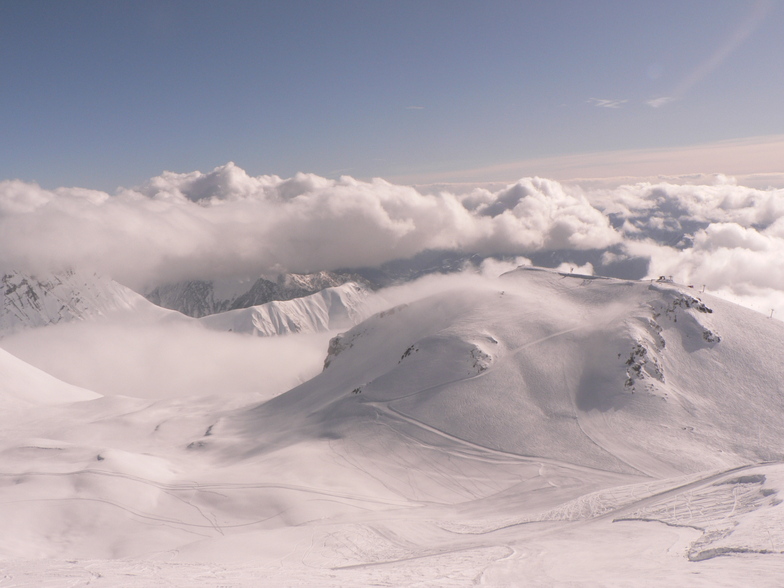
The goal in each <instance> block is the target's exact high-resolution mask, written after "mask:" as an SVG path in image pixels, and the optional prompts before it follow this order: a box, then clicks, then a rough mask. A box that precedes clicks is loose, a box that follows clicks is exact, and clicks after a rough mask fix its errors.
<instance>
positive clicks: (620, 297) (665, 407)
mask: <svg viewBox="0 0 784 588" xmlns="http://www.w3.org/2000/svg"><path fill="white" fill-rule="evenodd" d="M501 282H502V283H503V286H504V290H503V291H501V290H499V289H498V288H497V287H493V288H488V287H478V288H474V289H470V290H464V291H454V292H448V293H445V294H441V295H437V296H433V297H430V298H428V299H425V300H421V301H419V302H417V303H416V304H410V305H408V306H406V307H404V308H399V309H396V310H395V312H387V313H383V314H382V315H376V316H375V317H372V318H370V319H368V320H366V321H364V322H363V323H361V324H359V325H357V326H356V327H354V328H353V329H351V330H350V331H348V332H347V333H345V334H343V335H341V336H340V337H338V338H337V339H335V340H334V341H333V343H332V344H331V346H330V354H329V357H328V361H327V362H326V365H327V367H326V368H325V371H324V372H323V373H322V374H321V375H320V376H318V377H316V378H315V379H313V380H312V381H310V382H307V383H305V384H303V385H302V386H300V387H299V388H296V389H295V390H292V391H291V392H289V393H287V394H284V395H282V396H280V397H278V398H275V399H273V400H271V401H270V402H269V403H268V404H267V405H263V406H261V407H259V409H257V411H256V412H255V414H258V415H267V414H269V415H274V417H272V418H274V420H278V422H281V421H280V419H281V415H282V414H287V415H288V414H289V411H291V414H290V416H291V418H292V419H294V420H295V421H297V420H298V419H299V418H300V416H299V415H301V414H313V415H318V414H320V411H322V410H328V413H329V415H330V418H329V419H327V421H326V422H329V423H330V427H336V428H337V429H336V430H330V432H329V433H327V432H322V433H320V434H339V435H342V434H343V433H340V430H341V427H342V426H343V425H341V424H340V423H341V422H342V421H341V420H340V419H339V418H337V415H340V414H342V413H344V412H345V415H346V422H347V423H348V422H352V423H353V422H355V418H356V414H357V411H360V412H361V413H364V412H368V414H382V415H386V416H387V418H390V419H393V420H399V419H401V418H403V419H407V420H410V421H411V422H412V423H421V424H422V426H424V427H432V428H434V429H436V430H438V431H441V432H443V434H445V435H448V436H450V437H454V438H458V439H462V440H465V441H468V442H471V443H473V444H476V445H477V446H481V447H486V448H489V449H493V450H501V451H504V452H509V453H513V454H519V455H536V456H540V457H546V458H550V459H556V460H560V461H564V462H571V463H579V464H582V465H587V466H590V467H594V468H599V469H605V470H610V471H616V472H619V473H630V474H643V475H651V476H672V475H677V474H683V473H692V472H697V471H700V470H702V469H705V468H706V467H713V468H721V467H733V466H737V465H740V464H743V463H749V462H756V461H760V460H771V459H775V460H778V459H784V450H782V449H780V448H782V447H784V430H782V428H781V427H780V426H779V425H778V415H781V414H784V396H782V394H781V382H782V381H784V365H782V363H781V361H780V356H779V353H780V349H781V348H782V346H783V345H784V327H782V325H781V324H780V323H778V322H776V321H771V320H768V319H766V318H765V317H764V316H761V315H758V314H756V313H754V312H752V311H747V310H745V309H742V308H739V307H735V306H733V305H731V304H729V303H726V302H723V301H721V300H718V299H715V298H709V297H705V301H708V300H710V307H709V306H708V305H707V304H706V302H703V301H702V300H699V299H698V298H697V297H696V296H695V294H693V291H692V290H689V289H687V288H683V287H678V286H675V285H660V284H651V283H649V282H629V281H623V280H613V279H596V278H593V277H589V276H575V275H562V274H557V273H555V272H544V271H526V270H518V271H517V272H513V273H511V274H507V275H506V276H505V277H504V279H503V280H502V281H501ZM714 309H715V310H714ZM750 325H751V329H752V331H753V335H749V326H750ZM327 407H328V409H327ZM374 418H375V417H374ZM265 420H266V417H265ZM282 421H283V422H287V421H286V419H282ZM318 422H320V421H319V417H318V416H313V417H312V420H311V422H309V423H302V426H304V427H316V428H317V429H318V426H319V425H318V424H317V423H318ZM287 426H289V425H287Z"/></svg>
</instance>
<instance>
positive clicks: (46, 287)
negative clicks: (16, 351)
mask: <svg viewBox="0 0 784 588" xmlns="http://www.w3.org/2000/svg"><path fill="white" fill-rule="evenodd" d="M0 288H2V293H3V302H2V309H0V336H3V335H8V334H10V333H14V332H16V331H20V330H23V329H27V328H32V327H42V326H46V325H52V324H56V323H60V322H67V321H80V320H85V319H88V318H96V317H100V316H105V315H107V314H110V313H114V312H118V311H141V310H148V311H149V310H150V309H151V308H154V307H153V305H151V304H150V303H149V302H147V301H146V300H145V299H144V297H142V296H140V295H139V294H137V293H136V292H134V291H133V290H131V289H129V288H126V287H125V286H122V285H120V284H118V283H117V282H115V281H113V280H111V279H109V278H106V277H102V276H99V275H96V274H91V273H90V274H88V273H78V272H74V271H65V272H60V273H52V274H46V275H36V276H33V275H29V274H24V273H20V272H9V273H5V274H3V275H2V277H0Z"/></svg>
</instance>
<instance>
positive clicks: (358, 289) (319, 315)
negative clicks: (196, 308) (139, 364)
mask: <svg viewBox="0 0 784 588" xmlns="http://www.w3.org/2000/svg"><path fill="white" fill-rule="evenodd" d="M367 295H368V290H367V289H366V288H364V287H363V286H361V285H359V284H357V283H354V282H348V283H346V284H343V285H341V286H337V287H333V288H326V289H324V290H321V291H320V292H317V293H315V294H311V295H310V296H304V297H302V298H295V299H293V300H285V301H274V302H267V303H266V304H260V305H257V306H251V307H249V308H241V309H238V310H229V311H226V312H221V313H218V314H213V315H210V316H205V317H203V318H201V319H199V322H200V323H201V324H202V325H204V326H205V327H207V328H208V329H212V330H214V331H229V332H234V333H249V334H252V335H258V336H262V337H270V336H274V335H287V334H291V333H318V332H321V331H329V330H331V329H340V328H347V327H350V326H353V325H355V324H356V323H358V322H359V321H360V320H361V319H362V318H364V316H365V314H366V310H365V300H366V298H367Z"/></svg>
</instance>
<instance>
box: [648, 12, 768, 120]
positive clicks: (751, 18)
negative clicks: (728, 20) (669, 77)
mask: <svg viewBox="0 0 784 588" xmlns="http://www.w3.org/2000/svg"><path fill="white" fill-rule="evenodd" d="M772 8H773V2H772V1H771V0H757V2H756V3H755V4H754V7H753V8H752V9H751V11H750V12H749V14H748V16H747V17H746V18H745V19H744V20H743V21H741V23H740V24H739V25H738V27H737V28H736V29H735V31H734V32H733V33H732V34H731V35H729V36H727V37H726V40H725V41H724V42H723V43H722V44H721V45H720V46H719V47H717V48H716V50H715V51H714V52H713V53H712V54H711V55H710V56H709V57H708V58H707V59H705V60H704V61H702V62H700V63H699V64H697V66H696V67H695V68H694V69H692V70H691V71H690V72H689V73H688V74H687V75H686V77H684V78H683V80H681V82H680V83H679V84H678V85H677V86H676V88H675V89H674V90H673V92H672V93H671V96H670V97H668V98H666V99H665V98H654V99H653V100H648V101H647V104H648V105H649V106H651V107H653V108H660V107H661V106H664V105H665V104H667V103H669V102H672V101H673V100H676V99H679V98H682V97H683V96H684V95H686V94H687V93H688V92H689V91H690V90H691V89H692V88H693V87H694V86H696V85H697V84H699V83H700V82H701V81H702V80H704V79H705V78H707V77H708V76H709V75H710V74H712V73H713V72H714V71H716V70H717V69H718V68H719V67H721V65H722V64H723V63H724V62H725V61H726V60H727V58H728V57H729V56H730V55H732V54H733V53H734V52H735V51H736V50H737V49H738V48H739V47H740V46H741V45H743V43H744V42H745V41H746V39H748V38H749V37H750V36H751V34H752V33H754V31H756V30H757V28H759V26H760V25H761V24H762V22H763V21H764V20H765V17H766V16H767V15H768V14H769V13H770V11H771V9H772Z"/></svg>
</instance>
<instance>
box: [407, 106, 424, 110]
mask: <svg viewBox="0 0 784 588" xmlns="http://www.w3.org/2000/svg"><path fill="white" fill-rule="evenodd" d="M424 109H425V107H424V106H406V110H424Z"/></svg>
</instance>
